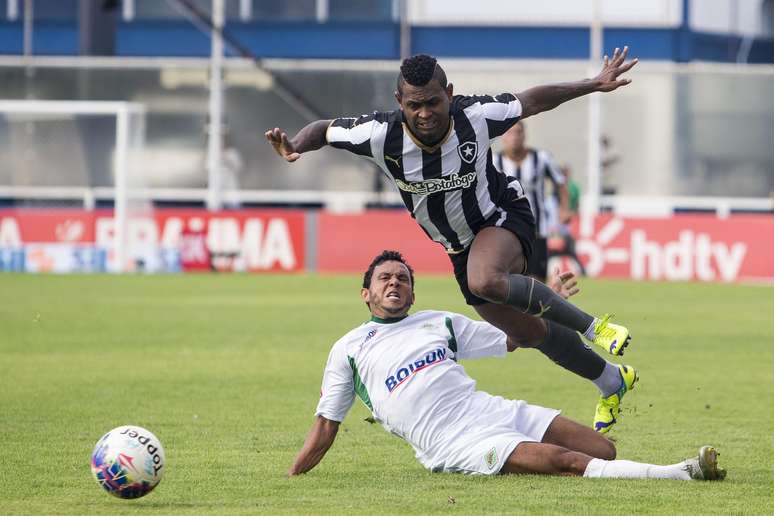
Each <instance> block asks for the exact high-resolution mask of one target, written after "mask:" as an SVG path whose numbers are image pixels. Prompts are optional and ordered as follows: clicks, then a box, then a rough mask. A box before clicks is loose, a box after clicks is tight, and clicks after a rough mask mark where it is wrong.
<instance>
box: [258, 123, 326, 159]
mask: <svg viewBox="0 0 774 516" xmlns="http://www.w3.org/2000/svg"><path fill="white" fill-rule="evenodd" d="M330 123H331V121H330V120H317V121H316V122H312V123H311V124H308V125H307V126H305V127H304V128H303V129H301V130H300V131H298V134H296V135H295V136H294V137H293V138H292V139H291V138H288V135H287V133H286V132H285V131H283V130H282V129H280V128H279V127H275V128H274V129H269V130H268V131H266V133H264V135H265V136H266V140H267V141H268V142H269V143H270V144H271V146H272V147H274V150H275V151H276V153H277V154H279V155H280V156H282V158H283V159H285V161H287V162H289V163H293V162H294V161H296V160H297V159H298V158H300V157H301V154H303V153H305V152H309V151H314V150H317V149H319V148H321V147H323V146H324V145H325V144H326V143H328V142H327V141H326V139H325V132H326V131H327V130H328V126H329V125H330Z"/></svg>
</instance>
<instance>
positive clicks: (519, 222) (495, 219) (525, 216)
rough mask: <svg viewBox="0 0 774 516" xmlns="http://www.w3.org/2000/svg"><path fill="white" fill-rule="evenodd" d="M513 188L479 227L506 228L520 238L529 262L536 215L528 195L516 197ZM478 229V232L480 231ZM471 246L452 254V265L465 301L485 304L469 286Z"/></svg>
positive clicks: (472, 303)
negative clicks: (533, 213) (533, 212)
mask: <svg viewBox="0 0 774 516" xmlns="http://www.w3.org/2000/svg"><path fill="white" fill-rule="evenodd" d="M511 192H512V190H510V189H509V190H508V198H507V199H506V200H505V202H503V203H502V204H501V205H500V209H499V210H497V211H496V212H495V213H494V214H493V215H492V216H491V217H489V218H488V219H487V220H486V222H484V224H482V225H481V227H480V228H478V231H481V230H482V229H484V228H487V227H490V226H494V227H501V228H505V229H507V230H508V231H510V232H511V233H513V234H514V235H516V236H517V237H518V238H519V242H521V248H522V250H523V251H524V258H525V259H526V260H527V263H529V261H530V258H531V257H532V254H533V244H534V242H535V217H534V216H533V215H532V209H531V208H530V207H529V201H528V200H527V198H526V197H516V195H515V192H514V194H513V195H510V193H511ZM478 231H476V232H478ZM469 253H470V246H468V247H466V248H465V250H464V251H462V252H461V253H458V254H450V255H449V258H450V259H451V262H452V265H453V266H454V277H455V278H456V279H457V283H458V284H459V286H460V290H461V291H462V295H463V296H465V302H466V303H467V304H469V305H473V306H475V305H483V304H486V303H488V302H489V301H487V300H486V299H482V298H480V297H477V296H474V295H473V293H472V292H471V291H470V289H469V288H468V254H469Z"/></svg>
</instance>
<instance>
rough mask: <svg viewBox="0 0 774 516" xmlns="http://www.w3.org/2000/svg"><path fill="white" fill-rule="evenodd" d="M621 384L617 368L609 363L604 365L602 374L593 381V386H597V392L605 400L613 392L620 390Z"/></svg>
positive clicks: (621, 380)
mask: <svg viewBox="0 0 774 516" xmlns="http://www.w3.org/2000/svg"><path fill="white" fill-rule="evenodd" d="M622 383H623V378H622V377H621V373H620V371H619V370H618V366H617V365H615V364H611V363H610V362H607V364H605V368H604V369H603V370H602V374H601V375H599V378H597V379H596V380H594V385H596V386H597V388H598V389H599V392H600V393H602V396H604V397H605V398H607V397H608V396H610V395H611V394H613V393H614V392H618V389H620V388H621V384H622Z"/></svg>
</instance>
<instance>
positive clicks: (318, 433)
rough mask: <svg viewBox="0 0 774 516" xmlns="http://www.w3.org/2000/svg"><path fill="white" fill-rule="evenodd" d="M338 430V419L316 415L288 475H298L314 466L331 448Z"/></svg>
mask: <svg viewBox="0 0 774 516" xmlns="http://www.w3.org/2000/svg"><path fill="white" fill-rule="evenodd" d="M338 431H339V422H338V421H331V420H330V419H326V418H325V417H323V416H317V418H316V419H315V421H314V424H313V425H312V428H311V429H310V430H309V434H308V435H307V436H306V441H304V446H303V447H302V448H301V451H300V452H298V455H297V456H296V460H295V462H294V463H293V466H292V467H291V468H290V470H289V471H288V476H294V475H300V474H302V473H306V472H307V471H309V470H310V469H312V468H313V467H315V466H316V465H317V464H318V463H319V462H320V461H321V460H322V458H323V457H324V456H325V454H326V453H327V452H328V450H329V449H330V448H331V445H332V444H333V440H334V439H336V433H337V432H338Z"/></svg>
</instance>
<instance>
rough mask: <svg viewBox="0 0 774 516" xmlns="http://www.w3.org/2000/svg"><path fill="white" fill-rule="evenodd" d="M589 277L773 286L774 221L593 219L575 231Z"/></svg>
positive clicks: (690, 217)
mask: <svg viewBox="0 0 774 516" xmlns="http://www.w3.org/2000/svg"><path fill="white" fill-rule="evenodd" d="M574 234H576V235H580V236H579V238H578V241H577V246H576V250H577V252H578V255H579V256H580V258H581V261H582V262H583V263H584V265H585V267H586V272H587V273H588V274H589V275H590V276H602V277H618V278H632V279H637V280H666V281H725V282H729V281H764V280H765V281H771V280H774V241H772V239H771V237H772V236H774V216H772V215H753V214H749V215H748V214H739V215H731V216H729V217H727V218H718V217H716V216H715V215H710V214H707V215H704V214H701V215H688V214H686V215H681V214H678V215H673V216H672V217H669V218H663V219H645V218H621V217H616V216H614V215H604V216H600V217H597V218H596V219H595V220H594V223H593V225H589V226H588V227H585V226H583V225H580V227H576V228H575V231H574Z"/></svg>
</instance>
